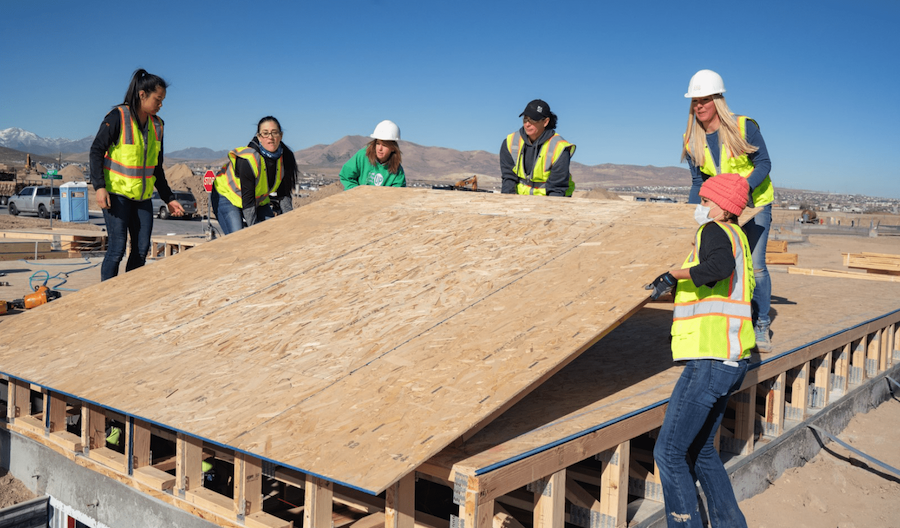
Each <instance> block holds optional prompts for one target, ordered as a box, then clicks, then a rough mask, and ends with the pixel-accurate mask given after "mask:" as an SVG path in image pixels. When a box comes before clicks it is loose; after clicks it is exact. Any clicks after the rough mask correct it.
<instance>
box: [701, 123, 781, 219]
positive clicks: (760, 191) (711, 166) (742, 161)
mask: <svg viewBox="0 0 900 528" xmlns="http://www.w3.org/2000/svg"><path fill="white" fill-rule="evenodd" d="M735 118H736V119H737V123H738V128H739V129H740V131H741V137H742V138H744V139H747V120H748V119H750V118H749V117H747V116H735ZM750 120H751V121H753V122H754V123H756V121H754V120H753V119H750ZM756 126H759V124H757V125H756ZM719 146H720V149H721V150H720V151H719V166H718V167H716V163H715V162H714V161H713V157H712V155H710V153H709V145H706V146H705V147H704V152H703V166H702V167H700V172H702V173H703V174H707V175H709V176H718V175H719V174H740V175H741V176H743V177H744V178H747V177H748V176H750V173H752V172H753V169H754V167H753V162H751V161H750V158H749V157H748V156H747V155H746V154H741V155H740V156H737V157H732V156H731V152H729V151H728V150H727V149H726V148H725V143H723V142H722V141H721V137H720V138H719ZM688 152H690V148H688ZM751 195H752V196H753V204H752V206H753V207H762V206H764V205H768V204H770V203H772V202H773V201H775V187H773V186H772V179H771V178H770V177H769V175H768V174H767V175H766V179H765V180H763V182H762V183H761V184H759V187H757V188H756V189H753V192H752V193H751Z"/></svg>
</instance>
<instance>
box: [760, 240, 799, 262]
mask: <svg viewBox="0 0 900 528" xmlns="http://www.w3.org/2000/svg"><path fill="white" fill-rule="evenodd" d="M787 245H788V242H787V240H769V242H768V245H767V246H766V264H767V265H771V264H784V265H788V266H796V265H797V254H796V253H788V252H787Z"/></svg>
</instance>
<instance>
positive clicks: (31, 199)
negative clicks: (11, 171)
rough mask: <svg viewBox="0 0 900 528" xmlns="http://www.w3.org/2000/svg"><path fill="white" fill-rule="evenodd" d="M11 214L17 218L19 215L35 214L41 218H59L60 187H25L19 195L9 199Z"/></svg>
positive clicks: (8, 206) (8, 205)
mask: <svg viewBox="0 0 900 528" xmlns="http://www.w3.org/2000/svg"><path fill="white" fill-rule="evenodd" d="M7 208H8V210H9V214H11V215H13V216H16V215H18V214H19V213H35V214H37V215H38V216H40V217H41V218H50V214H51V213H52V214H53V216H54V217H56V218H59V187H54V188H53V192H52V193H51V192H50V187H43V186H32V187H25V188H24V189H22V190H21V191H19V192H18V193H16V194H14V195H12V196H10V197H9V201H8V203H7Z"/></svg>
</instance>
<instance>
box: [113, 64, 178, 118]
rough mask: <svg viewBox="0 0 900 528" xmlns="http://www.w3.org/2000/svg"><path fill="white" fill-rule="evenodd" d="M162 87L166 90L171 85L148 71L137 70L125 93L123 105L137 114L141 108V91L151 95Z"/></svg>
mask: <svg viewBox="0 0 900 528" xmlns="http://www.w3.org/2000/svg"><path fill="white" fill-rule="evenodd" d="M160 86H161V87H162V88H163V89H166V88H168V87H169V83H167V82H166V81H165V80H164V79H163V78H162V77H160V76H158V75H153V74H152V73H147V70H145V69H143V68H138V69H137V70H134V74H133V75H132V76H131V83H130V84H129V85H128V90H127V91H126V92H125V100H124V101H123V103H125V104H127V105H128V106H129V107H130V108H131V111H132V112H136V111H137V109H138V108H140V107H141V97H140V92H141V90H143V91H144V93H146V94H151V93H153V92H155V91H156V89H157V88H159V87H160Z"/></svg>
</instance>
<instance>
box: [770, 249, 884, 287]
mask: <svg viewBox="0 0 900 528" xmlns="http://www.w3.org/2000/svg"><path fill="white" fill-rule="evenodd" d="M841 254H842V255H843V256H844V265H845V266H847V267H848V268H851V269H860V270H864V271H865V273H859V272H856V271H850V270H831V269H821V270H815V269H799V268H791V269H790V270H788V271H789V273H795V274H801V275H817V276H821V277H841V278H848V279H863V280H875V281H884V282H900V255H889V254H885V253H865V252H863V253H841ZM767 257H768V255H767ZM766 260H767V261H768V258H767V259H766Z"/></svg>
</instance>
